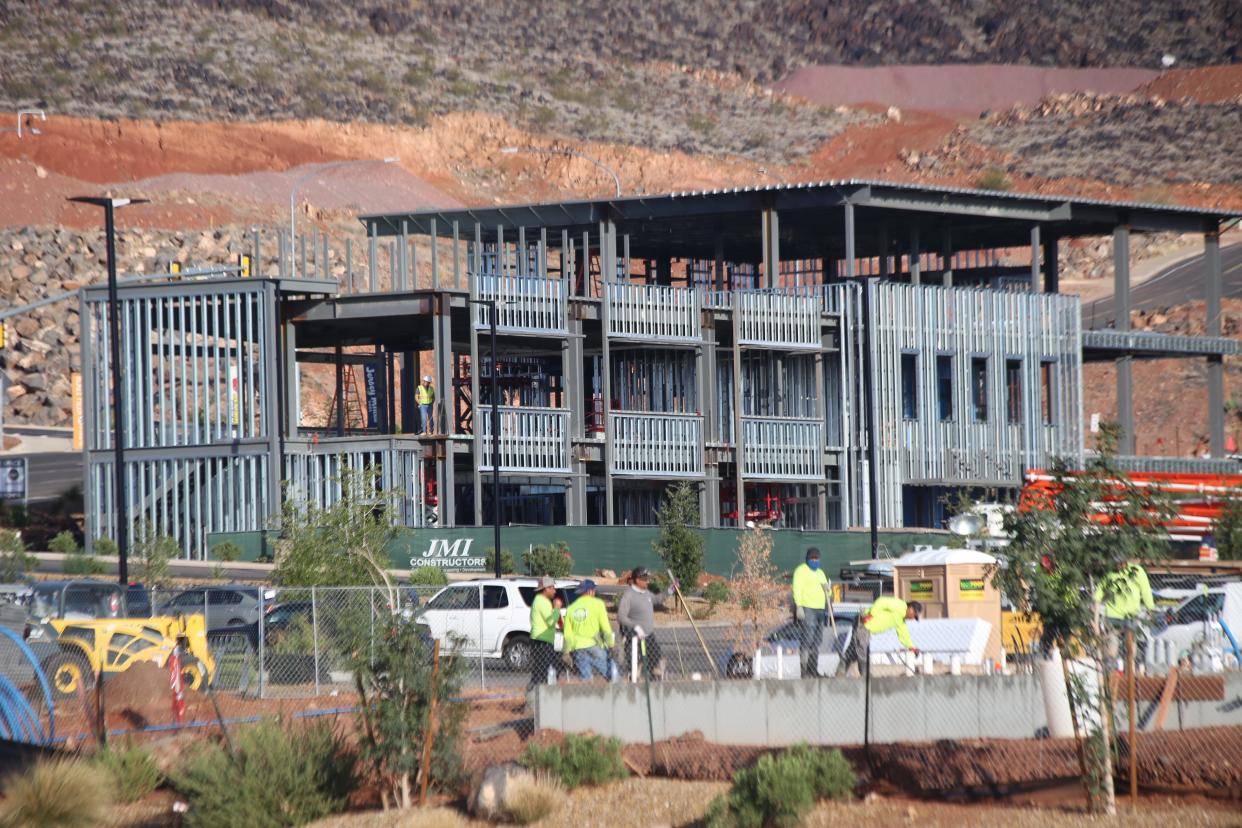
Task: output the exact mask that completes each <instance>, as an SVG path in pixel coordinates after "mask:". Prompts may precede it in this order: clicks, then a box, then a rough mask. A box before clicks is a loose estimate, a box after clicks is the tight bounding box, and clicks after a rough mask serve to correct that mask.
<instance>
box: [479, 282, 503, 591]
mask: <svg viewBox="0 0 1242 828" xmlns="http://www.w3.org/2000/svg"><path fill="white" fill-rule="evenodd" d="M488 311H489V312H490V313H491V315H492V318H491V322H492V324H491V335H492V528H493V530H494V531H495V537H494V538H493V539H492V540H493V543H494V544H495V547H494V548H495V550H496V577H497V578H500V577H503V574H504V573H502V572H501V566H500V380H499V377H498V376H497V373H498V368H497V364H496V357H497V354H498V352H497V350H496V300H495V299H492V300H490V301H489V302H488ZM480 606H481V605H480Z"/></svg>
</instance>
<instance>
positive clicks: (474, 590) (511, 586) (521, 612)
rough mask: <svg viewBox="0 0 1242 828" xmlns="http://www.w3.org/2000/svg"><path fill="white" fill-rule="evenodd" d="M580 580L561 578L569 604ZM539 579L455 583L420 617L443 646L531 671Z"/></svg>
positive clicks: (559, 586)
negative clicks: (532, 615) (532, 624)
mask: <svg viewBox="0 0 1242 828" xmlns="http://www.w3.org/2000/svg"><path fill="white" fill-rule="evenodd" d="M576 586H578V582H577V581H574V580H567V579H558V580H557V582H556V590H557V594H558V595H560V597H561V600H562V601H563V602H564V605H565V606H568V605H569V604H570V602H571V601H572V600H573V590H574V588H575V587H576ZM537 589H538V581H537V580H536V579H535V578H499V579H497V578H479V579H475V580H472V581H461V582H458V583H455V584H450V585H449V586H446V587H444V589H442V590H440V591H439V592H437V593H436V594H435V595H433V596H431V599H430V600H429V601H427V603H426V604H425V605H424V607H423V608H422V609H420V610H419V611H418V612H417V613H416V614H415V618H416V619H417V620H418V621H419V622H420V623H422V624H425V625H427V627H428V628H429V629H430V631H431V635H432V636H433V637H434V638H435V639H436V640H437V641H439V642H440V646H442V647H456V651H457V652H459V653H461V654H462V655H465V656H482V657H484V658H499V659H503V660H504V663H505V665H506V666H508V667H510V668H512V669H514V670H525V669H529V667H530V655H531V647H530V605H531V602H532V601H534V599H535V593H536V591H537Z"/></svg>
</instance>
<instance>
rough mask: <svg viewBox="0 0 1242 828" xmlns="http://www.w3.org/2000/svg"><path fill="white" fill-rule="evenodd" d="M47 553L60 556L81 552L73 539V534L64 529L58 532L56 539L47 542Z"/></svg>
mask: <svg viewBox="0 0 1242 828" xmlns="http://www.w3.org/2000/svg"><path fill="white" fill-rule="evenodd" d="M47 549H48V551H49V552H59V553H60V554H62V555H76V554H77V553H78V552H81V551H82V548H81V547H80V546H78V541H77V539H76V538H74V536H73V533H72V532H70V531H69V530H68V529H66V530H65V531H63V532H60V533H58V534H57V535H56V537H54V538H52V539H51V540H50V541H48V542H47Z"/></svg>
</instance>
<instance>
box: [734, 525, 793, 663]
mask: <svg viewBox="0 0 1242 828" xmlns="http://www.w3.org/2000/svg"><path fill="white" fill-rule="evenodd" d="M730 587H731V591H732V593H733V597H734V599H735V600H736V601H737V603H738V606H739V607H740V608H741V610H742V614H743V618H742V620H741V621H740V622H739V623H738V624H737V625H736V626H735V627H734V628H733V631H732V632H733V643H734V645H735V646H736V647H737V649H738V651H739V653H740V654H741V655H743V656H747V657H748V656H750V655H751V654H752V653H754V652H755V650H757V649H759V646H760V645H761V644H762V643H763V637H764V634H765V632H766V631H767V628H768V626H769V625H770V624H771V616H772V613H774V612H775V611H777V610H779V609H780V607H781V605H782V604H783V603H784V598H785V594H786V587H785V585H784V584H782V583H781V581H780V579H779V578H778V573H777V569H776V565H775V564H773V563H772V537H771V535H770V534H769V533H768V531H767V530H766V529H763V528H761V527H755V528H754V529H748V530H747V531H745V532H742V533H741V534H740V535H739V536H738V543H737V563H736V564H735V565H734V567H733V577H732V580H731V581H730Z"/></svg>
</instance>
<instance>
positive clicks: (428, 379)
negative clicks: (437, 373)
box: [423, 375, 431, 382]
mask: <svg viewBox="0 0 1242 828" xmlns="http://www.w3.org/2000/svg"><path fill="white" fill-rule="evenodd" d="M423 382H431V376H430V375H428V376H425V377H423Z"/></svg>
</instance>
